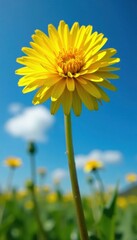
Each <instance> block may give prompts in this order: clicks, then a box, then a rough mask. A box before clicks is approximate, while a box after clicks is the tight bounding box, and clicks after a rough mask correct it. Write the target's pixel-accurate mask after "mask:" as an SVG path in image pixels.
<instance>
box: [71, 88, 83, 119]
mask: <svg viewBox="0 0 137 240" xmlns="http://www.w3.org/2000/svg"><path fill="white" fill-rule="evenodd" d="M72 107H73V111H74V113H75V115H76V116H79V115H80V114H81V110H82V102H81V99H80V97H79V95H78V93H77V91H74V92H73V101H72Z"/></svg>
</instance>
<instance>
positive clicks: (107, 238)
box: [98, 187, 117, 240]
mask: <svg viewBox="0 0 137 240" xmlns="http://www.w3.org/2000/svg"><path fill="white" fill-rule="evenodd" d="M116 199H117V187H116V189H115V191H114V193H113V196H112V199H111V201H110V202H109V204H108V205H107V206H106V207H104V209H103V211H102V216H101V218H100V221H99V223H98V231H99V237H100V239H101V240H114V239H115V209H116Z"/></svg>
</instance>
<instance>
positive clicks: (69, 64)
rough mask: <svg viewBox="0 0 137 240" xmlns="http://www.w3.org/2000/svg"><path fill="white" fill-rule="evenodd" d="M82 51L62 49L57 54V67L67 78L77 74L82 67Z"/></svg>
mask: <svg viewBox="0 0 137 240" xmlns="http://www.w3.org/2000/svg"><path fill="white" fill-rule="evenodd" d="M82 55H83V54H82V51H81V50H77V49H69V51H65V50H64V49H63V50H62V51H61V52H59V55H58V57H57V65H58V66H59V67H60V68H61V69H62V71H63V74H64V75H65V76H68V77H73V76H74V74H76V73H78V72H79V71H80V69H81V67H82V66H83V56H82Z"/></svg>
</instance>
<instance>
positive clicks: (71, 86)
mask: <svg viewBox="0 0 137 240" xmlns="http://www.w3.org/2000/svg"><path fill="white" fill-rule="evenodd" d="M66 81H67V88H68V90H69V91H74V90H75V80H74V79H73V78H69V77H68V78H67V79H66Z"/></svg>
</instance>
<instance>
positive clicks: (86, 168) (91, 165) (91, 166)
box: [84, 160, 103, 172]
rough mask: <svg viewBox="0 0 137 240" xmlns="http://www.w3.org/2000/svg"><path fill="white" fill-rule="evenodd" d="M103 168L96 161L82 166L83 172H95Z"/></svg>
mask: <svg viewBox="0 0 137 240" xmlns="http://www.w3.org/2000/svg"><path fill="white" fill-rule="evenodd" d="M100 168H103V163H102V162H101V161H98V160H89V161H87V162H86V164H85V166H84V171H85V172H91V171H96V170H97V169H100Z"/></svg>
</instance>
